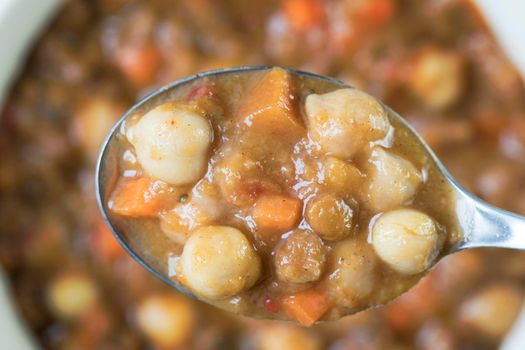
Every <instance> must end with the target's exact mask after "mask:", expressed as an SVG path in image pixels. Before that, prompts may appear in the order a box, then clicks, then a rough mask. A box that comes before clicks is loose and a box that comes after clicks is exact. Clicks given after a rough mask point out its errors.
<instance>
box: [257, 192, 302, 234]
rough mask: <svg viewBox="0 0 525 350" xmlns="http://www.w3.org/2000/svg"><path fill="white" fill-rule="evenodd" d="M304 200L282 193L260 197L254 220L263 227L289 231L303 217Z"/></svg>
mask: <svg viewBox="0 0 525 350" xmlns="http://www.w3.org/2000/svg"><path fill="white" fill-rule="evenodd" d="M302 207H303V203H302V201H300V200H299V199H296V198H292V197H286V196H281V195H266V196H262V197H260V198H259V199H258V200H257V202H256V203H255V206H254V207H253V212H252V216H253V220H255V222H256V223H257V225H259V226H260V227H262V228H266V229H274V230H279V231H288V230H291V229H292V228H294V227H295V225H296V224H297V222H298V221H299V219H300V218H301V209H302Z"/></svg>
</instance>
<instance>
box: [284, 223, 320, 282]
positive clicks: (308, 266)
mask: <svg viewBox="0 0 525 350" xmlns="http://www.w3.org/2000/svg"><path fill="white" fill-rule="evenodd" d="M325 261H326V248H325V247H324V244H323V241H322V240H321V239H320V238H319V237H318V236H317V235H316V234H315V233H313V232H311V231H303V230H295V231H293V232H292V233H291V234H290V235H289V236H288V237H287V238H286V239H285V240H284V242H282V244H280V245H279V247H278V248H277V251H276V252H275V260H274V266H275V272H276V274H277V278H278V279H279V280H281V281H284V282H291V283H306V282H313V281H317V280H318V279H319V277H321V274H322V272H323V269H324V266H325Z"/></svg>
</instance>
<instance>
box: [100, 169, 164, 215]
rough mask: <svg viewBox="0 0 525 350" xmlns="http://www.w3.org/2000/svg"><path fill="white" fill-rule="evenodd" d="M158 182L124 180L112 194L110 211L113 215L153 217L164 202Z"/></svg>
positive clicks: (142, 178) (143, 178) (139, 179)
mask: <svg viewBox="0 0 525 350" xmlns="http://www.w3.org/2000/svg"><path fill="white" fill-rule="evenodd" d="M157 185H159V183H158V182H156V181H153V180H151V179H149V178H147V177H140V178H138V179H132V180H125V181H124V182H121V183H119V184H118V185H117V187H116V189H115V191H114V192H113V194H112V197H111V202H110V209H111V211H112V212H114V213H115V214H119V215H125V216H132V217H143V216H155V215H156V214H157V213H158V211H159V210H160V209H161V208H162V206H163V204H164V202H165V201H164V200H163V198H162V196H161V195H160V194H161V192H162V190H161V189H160V188H158V187H159V186H160V187H162V185H159V186H157Z"/></svg>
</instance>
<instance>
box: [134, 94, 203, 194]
mask: <svg viewBox="0 0 525 350" xmlns="http://www.w3.org/2000/svg"><path fill="white" fill-rule="evenodd" d="M127 138H128V140H129V141H130V142H131V144H133V146H134V147H135V151H136V153H137V159H138V161H139V163H140V164H141V165H142V167H143V168H144V170H145V171H146V172H147V173H149V174H150V175H152V176H154V177H156V178H159V179H161V180H163V181H165V182H168V183H171V184H175V185H183V184H188V183H191V182H194V181H196V180H197V179H198V178H199V177H200V176H202V175H203V173H204V171H205V168H206V162H207V151H208V148H209V147H210V145H211V142H212V138H213V131H212V129H211V126H210V124H209V122H208V121H207V120H206V119H205V118H203V117H202V116H201V115H199V114H197V113H196V112H193V111H190V110H189V109H184V108H182V107H179V106H177V104H174V103H166V104H163V105H160V106H158V107H156V108H154V109H153V110H151V111H149V112H148V113H146V114H145V115H144V116H142V117H141V118H140V119H139V120H138V122H137V123H136V124H135V125H133V126H131V127H130V128H129V130H128V131H127Z"/></svg>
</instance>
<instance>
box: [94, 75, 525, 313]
mask: <svg viewBox="0 0 525 350" xmlns="http://www.w3.org/2000/svg"><path fill="white" fill-rule="evenodd" d="M272 68H274V67H270V66H257V67H236V68H229V69H221V70H215V71H209V72H204V73H199V74H196V75H193V76H190V77H187V78H184V79H181V80H178V81H176V82H174V83H171V84H169V85H167V86H164V87H161V88H159V89H158V90H156V91H154V92H153V93H151V94H149V95H148V96H146V97H144V98H143V99H142V100H140V101H139V102H138V103H137V104H135V105H134V106H133V107H132V108H131V109H130V110H128V111H127V112H126V113H125V114H124V115H123V116H122V117H121V118H120V120H119V121H118V122H117V123H116V124H115V126H114V127H113V128H112V130H111V131H110V133H109V135H108V137H107V138H106V140H105V142H104V144H103V146H102V150H101V153H100V157H99V160H98V163H97V171H96V191H97V193H96V194H97V200H98V204H99V207H100V210H101V212H102V214H103V217H104V219H105V221H106V222H107V224H108V225H109V227H110V228H111V231H112V232H113V234H114V236H115V237H116V239H117V240H118V241H119V242H120V244H121V245H122V246H123V247H124V249H125V250H126V251H127V253H128V254H130V255H131V256H132V257H133V258H134V259H135V260H136V261H138V262H139V263H140V264H141V265H142V266H143V267H145V268H146V269H147V270H148V271H149V272H151V273H152V274H153V275H155V276H156V277H157V278H159V279H161V280H162V281H164V282H165V283H167V284H169V285H170V286H172V287H174V288H175V289H177V290H178V291H179V292H181V293H184V294H186V295H188V296H190V297H193V298H197V299H202V298H200V297H199V296H197V295H195V294H194V293H192V292H191V291H189V290H188V289H186V288H184V287H183V286H181V285H180V284H179V283H177V282H175V281H174V279H172V278H170V277H172V276H173V275H175V271H174V266H175V265H176V263H177V261H178V257H176V256H173V258H168V268H167V270H166V269H163V268H162V267H161V266H163V265H162V264H165V262H161V261H158V258H157V255H156V254H155V252H154V251H153V252H151V251H146V250H144V249H142V247H143V245H144V244H146V243H145V242H144V240H143V237H142V236H137V235H130V234H129V232H130V230H131V228H130V227H129V226H128V224H127V223H126V222H125V220H119V219H118V218H117V217H115V216H114V215H111V213H110V209H109V207H108V199H109V197H108V196H109V193H110V192H111V189H112V188H113V187H114V185H115V182H116V178H117V177H118V173H119V170H120V169H119V165H118V164H119V161H118V157H119V156H120V154H121V151H122V150H121V149H120V148H119V145H118V142H116V141H118V140H117V139H118V137H119V134H121V130H122V128H124V127H125V125H126V121H127V120H128V118H130V117H132V116H135V115H138V114H144V113H146V112H147V111H148V110H150V109H151V108H153V107H155V106H156V105H159V104H160V103H163V102H166V101H172V100H177V99H178V98H181V96H182V92H184V93H187V91H188V89H189V88H190V87H192V86H193V85H194V84H196V83H198V82H203V81H206V80H208V79H213V78H214V77H217V76H223V75H232V76H235V75H242V74H244V73H250V72H256V71H265V70H270V69H272ZM285 69H286V70H287V71H288V72H289V73H290V74H293V75H296V76H300V77H303V78H305V79H314V80H316V81H318V82H320V83H323V84H329V85H331V86H335V87H337V88H349V86H348V85H346V84H344V83H343V82H341V81H339V80H336V79H333V78H329V77H324V76H320V75H316V74H313V73H309V72H303V71H299V70H295V69H290V68H285ZM382 106H383V108H384V109H385V110H386V112H387V113H388V114H389V116H390V117H391V118H393V119H395V121H396V124H398V125H397V126H399V125H400V126H401V127H402V128H403V129H404V130H405V131H406V132H407V133H408V134H410V136H411V137H412V138H413V139H414V140H417V143H418V144H419V145H420V146H421V148H422V149H423V150H424V153H425V154H426V157H427V158H428V159H429V160H430V161H431V162H433V163H434V164H435V166H436V167H437V169H438V170H439V172H440V173H441V175H442V177H443V178H444V179H446V181H447V182H448V185H449V187H450V188H451V192H452V197H453V198H454V203H452V204H451V205H454V206H455V213H456V216H457V222H458V227H459V230H460V231H461V232H459V233H458V236H457V237H458V239H456V240H455V241H453V242H452V244H448V245H446V246H445V249H444V251H442V252H441V254H440V257H443V256H445V255H447V254H451V253H454V252H457V251H460V250H463V249H467V248H475V247H500V248H514V249H525V236H520V232H524V231H525V217H523V216H520V215H517V214H514V213H511V212H508V211H505V210H502V209H499V208H496V207H493V206H491V205H489V204H487V203H486V202H483V201H482V200H480V199H479V198H477V197H475V196H474V195H472V194H470V193H469V192H468V191H466V190H465V188H463V187H462V186H461V185H460V184H459V183H458V182H457V181H456V180H454V179H453V178H452V176H451V175H450V174H449V173H448V171H447V170H446V169H445V167H444V166H443V164H442V163H441V162H440V160H439V159H438V158H437V156H436V155H435V154H434V152H433V151H432V150H431V149H430V147H429V146H428V145H427V144H426V143H425V141H424V140H423V139H422V138H421V136H420V135H419V134H418V133H417V132H416V131H415V130H414V129H413V128H412V126H411V125H409V124H408V123H407V121H406V120H405V119H403V118H402V117H401V116H399V115H398V114H397V113H396V112H395V111H393V110H391V109H390V108H389V107H388V106H386V105H384V104H382ZM156 238H157V239H159V240H163V239H164V240H167V239H168V238H166V237H162V235H160V234H159V236H158V237H156ZM170 259H171V260H170ZM255 316H257V315H255Z"/></svg>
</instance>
